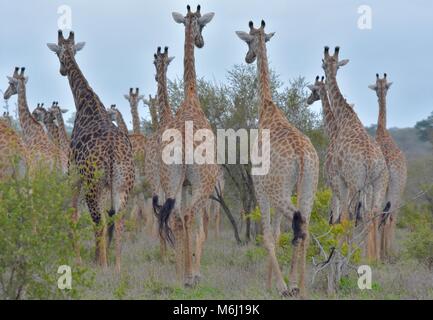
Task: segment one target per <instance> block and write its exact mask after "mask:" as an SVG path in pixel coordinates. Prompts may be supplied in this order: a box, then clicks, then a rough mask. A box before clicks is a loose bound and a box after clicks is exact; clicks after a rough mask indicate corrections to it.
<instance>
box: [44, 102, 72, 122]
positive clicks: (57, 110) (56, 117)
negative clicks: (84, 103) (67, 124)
mask: <svg viewBox="0 0 433 320" xmlns="http://www.w3.org/2000/svg"><path fill="white" fill-rule="evenodd" d="M48 112H49V113H50V114H51V115H52V117H53V121H54V124H55V125H56V126H59V123H60V122H63V116H62V113H66V112H68V110H67V109H63V108H61V107H59V102H58V101H53V104H52V105H51V108H50V109H48Z"/></svg>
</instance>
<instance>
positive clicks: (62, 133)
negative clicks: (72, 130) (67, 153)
mask: <svg viewBox="0 0 433 320" xmlns="http://www.w3.org/2000/svg"><path fill="white" fill-rule="evenodd" d="M56 119H57V123H58V130H59V142H60V147H61V148H62V149H64V150H68V149H69V137H68V133H67V132H66V127H65V122H64V121H63V117H62V115H59V116H57V117H56Z"/></svg>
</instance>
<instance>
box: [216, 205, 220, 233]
mask: <svg viewBox="0 0 433 320" xmlns="http://www.w3.org/2000/svg"><path fill="white" fill-rule="evenodd" d="M220 227H221V206H220V204H219V203H217V204H215V238H217V239H219V237H220Z"/></svg>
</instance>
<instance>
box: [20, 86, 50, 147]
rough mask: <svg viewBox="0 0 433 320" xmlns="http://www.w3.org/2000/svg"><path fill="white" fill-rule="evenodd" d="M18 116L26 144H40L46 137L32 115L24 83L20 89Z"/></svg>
mask: <svg viewBox="0 0 433 320" xmlns="http://www.w3.org/2000/svg"><path fill="white" fill-rule="evenodd" d="M18 116H19V120H20V125H21V129H22V131H23V135H24V138H25V141H26V143H28V144H32V143H34V142H39V140H40V137H44V136H46V134H45V131H44V128H43V127H42V125H41V124H40V123H39V122H38V121H37V120H36V119H35V118H33V116H32V114H31V113H30V110H29V107H28V105H27V97H26V87H25V84H24V82H21V83H20V85H19V87H18Z"/></svg>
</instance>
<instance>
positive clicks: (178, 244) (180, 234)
mask: <svg viewBox="0 0 433 320" xmlns="http://www.w3.org/2000/svg"><path fill="white" fill-rule="evenodd" d="M184 234H185V231H184V224H183V221H182V219H181V218H180V217H179V216H178V215H176V216H175V217H174V236H175V239H176V240H175V244H174V245H175V258H176V278H177V281H178V282H179V283H180V282H181V281H182V278H183V265H184V253H183V244H184Z"/></svg>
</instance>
